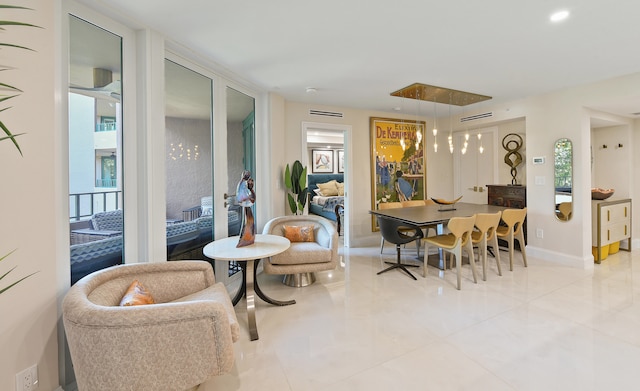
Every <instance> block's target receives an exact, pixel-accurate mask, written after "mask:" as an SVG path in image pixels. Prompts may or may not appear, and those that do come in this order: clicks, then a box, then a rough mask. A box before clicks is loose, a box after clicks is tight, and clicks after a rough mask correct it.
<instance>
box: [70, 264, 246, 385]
mask: <svg viewBox="0 0 640 391" xmlns="http://www.w3.org/2000/svg"><path fill="white" fill-rule="evenodd" d="M135 279H137V280H138V281H139V282H140V283H142V285H143V286H145V288H146V289H147V290H148V291H149V292H150V293H151V295H152V296H153V298H154V300H155V302H156V303H157V304H150V305H139V306H131V307H120V306H119V303H120V300H121V298H122V296H123V295H124V293H125V291H126V290H127V288H128V287H129V285H130V284H131V283H132V282H133V280H135ZM62 309H63V321H64V328H65V332H66V334H67V340H68V342H69V351H70V353H71V359H72V362H73V366H74V371H75V375H76V380H77V384H78V389H79V390H80V391H83V390H91V391H99V390H109V391H117V390H138V391H141V390H186V389H190V388H192V387H195V386H197V385H198V384H201V383H203V382H204V381H206V380H207V379H208V378H209V377H211V376H213V375H221V374H224V373H227V372H229V371H230V370H231V368H232V367H233V364H234V354H233V342H235V341H236V340H237V339H238V337H239V331H240V330H239V325H238V321H237V319H236V315H235V312H234V309H233V305H232V304H231V299H230V298H229V295H228V293H227V291H226V288H225V287H224V285H222V284H221V283H215V277H214V275H213V270H212V268H211V265H209V264H208V263H207V262H204V261H171V262H161V263H144V264H131V265H118V266H114V267H111V268H107V269H103V270H101V271H98V272H95V273H92V274H90V275H88V276H86V277H84V278H82V279H81V280H80V281H78V282H77V283H76V284H75V285H74V286H72V287H71V289H70V290H69V292H68V293H67V295H66V297H65V298H64V301H63V304H62Z"/></svg>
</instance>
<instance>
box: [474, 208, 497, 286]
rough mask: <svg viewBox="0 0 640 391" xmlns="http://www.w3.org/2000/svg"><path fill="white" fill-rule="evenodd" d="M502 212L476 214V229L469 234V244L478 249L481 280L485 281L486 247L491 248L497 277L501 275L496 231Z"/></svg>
mask: <svg viewBox="0 0 640 391" xmlns="http://www.w3.org/2000/svg"><path fill="white" fill-rule="evenodd" d="M501 216H502V212H500V211H498V212H496V213H478V214H476V223H475V225H476V229H475V230H473V232H471V243H472V244H473V245H474V246H477V247H478V258H480V262H481V263H482V280H483V281H487V247H488V246H491V247H492V248H493V254H494V258H495V260H496V265H497V266H498V275H499V276H501V275H502V268H501V267H500V254H499V252H500V249H499V248H498V237H497V236H496V229H497V228H498V225H500V217H501Z"/></svg>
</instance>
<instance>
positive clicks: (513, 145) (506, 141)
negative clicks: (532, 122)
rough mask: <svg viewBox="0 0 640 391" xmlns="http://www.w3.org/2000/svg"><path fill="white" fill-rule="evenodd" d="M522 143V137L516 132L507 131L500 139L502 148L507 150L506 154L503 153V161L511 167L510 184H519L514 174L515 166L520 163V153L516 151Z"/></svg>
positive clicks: (515, 172)
mask: <svg viewBox="0 0 640 391" xmlns="http://www.w3.org/2000/svg"><path fill="white" fill-rule="evenodd" d="M522 145H523V142H522V137H520V135H519V134H516V133H509V134H508V135H506V136H504V138H503V139H502V148H504V149H505V150H506V151H507V154H506V155H504V162H505V163H506V164H507V165H508V166H509V167H511V178H512V179H511V185H512V186H520V185H518V180H517V179H516V176H517V175H518V169H517V167H518V166H519V165H520V164H521V163H522V155H521V154H520V152H518V151H519V150H520V148H522Z"/></svg>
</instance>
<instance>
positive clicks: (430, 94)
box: [391, 83, 491, 154]
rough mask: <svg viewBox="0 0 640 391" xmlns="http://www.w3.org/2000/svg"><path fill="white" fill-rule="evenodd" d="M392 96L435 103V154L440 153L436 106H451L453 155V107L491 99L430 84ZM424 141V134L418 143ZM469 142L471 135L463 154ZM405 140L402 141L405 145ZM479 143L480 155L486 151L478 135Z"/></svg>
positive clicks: (467, 138) (394, 93)
mask: <svg viewBox="0 0 640 391" xmlns="http://www.w3.org/2000/svg"><path fill="white" fill-rule="evenodd" d="M391 96H398V97H401V98H410V99H416V100H418V102H419V101H421V100H424V101H429V102H433V107H434V120H433V139H434V141H433V150H434V152H438V140H437V137H438V129H437V127H436V124H437V112H436V106H437V103H441V104H446V105H449V136H448V142H449V152H450V153H453V150H454V148H453V121H452V118H451V106H453V105H455V106H462V107H464V106H468V105H471V104H474V103H478V102H483V101H485V100H489V99H491V97H490V96H487V95H480V94H474V93H472V92H465V91H458V90H453V89H451V88H444V87H436V86H432V85H428V84H422V83H413V84H411V85H409V86H407V87H404V88H402V89H399V90H397V91H395V92H392V93H391ZM419 115H420V103H418V116H419ZM420 140H422V134H419V135H418V142H420ZM468 141H469V133H468V132H467V133H466V134H465V141H464V145H463V147H462V149H461V152H462V153H463V154H464V153H465V152H466V151H467V145H468ZM403 142H404V140H401V143H403ZM478 143H479V144H480V146H479V148H478V150H479V151H480V153H482V152H483V151H484V148H483V147H482V135H481V134H478Z"/></svg>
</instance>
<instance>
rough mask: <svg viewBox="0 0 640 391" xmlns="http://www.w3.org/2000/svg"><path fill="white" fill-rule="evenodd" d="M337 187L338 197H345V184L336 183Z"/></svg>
mask: <svg viewBox="0 0 640 391" xmlns="http://www.w3.org/2000/svg"><path fill="white" fill-rule="evenodd" d="M336 187H337V188H338V195H339V196H344V182H338V183H336Z"/></svg>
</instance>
